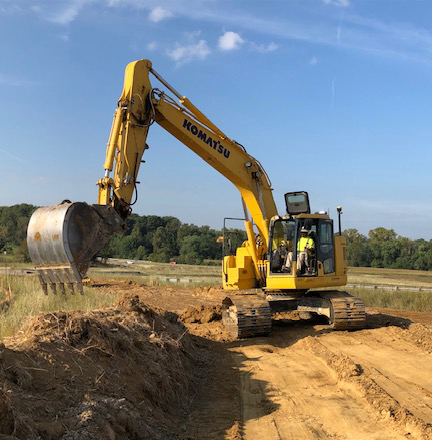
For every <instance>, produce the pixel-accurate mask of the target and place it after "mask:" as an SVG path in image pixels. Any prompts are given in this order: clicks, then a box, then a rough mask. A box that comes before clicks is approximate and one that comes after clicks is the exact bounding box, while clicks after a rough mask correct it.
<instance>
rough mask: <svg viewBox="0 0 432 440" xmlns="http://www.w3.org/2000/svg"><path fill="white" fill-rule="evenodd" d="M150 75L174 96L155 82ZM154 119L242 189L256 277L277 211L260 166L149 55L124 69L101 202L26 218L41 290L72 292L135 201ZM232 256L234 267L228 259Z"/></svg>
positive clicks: (121, 225)
mask: <svg viewBox="0 0 432 440" xmlns="http://www.w3.org/2000/svg"><path fill="white" fill-rule="evenodd" d="M150 74H153V75H154V76H155V77H156V78H157V79H158V80H159V81H160V82H161V83H162V84H163V85H164V86H165V87H166V88H167V89H168V90H169V91H170V92H171V93H172V94H173V95H174V96H175V97H176V98H178V100H179V101H178V102H176V101H175V100H174V99H173V98H172V97H171V96H170V95H169V94H167V93H165V92H162V91H161V90H159V89H156V88H153V87H152V84H151V82H150ZM153 123H157V124H159V125H160V126H161V127H163V128H164V129H165V130H166V131H168V132H169V133H170V134H172V135H173V136H174V137H176V138H177V139H178V140H179V141H180V142H182V143H183V144H184V145H186V146H187V147H188V148H190V149H191V150H192V151H193V152H194V153H196V154H197V155H198V156H200V157H201V158H202V159H203V160H204V161H206V162H207V163H208V164H209V165H210V166H211V167H213V168H214V169H216V170H217V171H219V172H220V173H221V174H222V175H223V176H224V177H226V178H227V179H228V180H230V181H231V182H232V183H233V184H234V185H235V186H236V187H237V189H238V190H239V191H240V194H241V197H242V201H243V207H244V210H245V216H246V232H247V234H248V242H247V243H246V245H245V249H243V252H240V254H242V255H241V257H242V258H243V260H244V257H245V256H246V257H247V258H250V259H252V262H253V271H254V275H253V278H255V279H256V280H257V283H259V280H260V277H261V275H260V273H261V271H260V269H259V261H260V260H261V259H262V258H263V253H264V252H265V250H266V249H267V244H268V238H269V232H268V225H269V220H270V218H271V217H273V216H274V215H276V214H277V211H276V206H275V203H274V199H273V196H272V189H271V183H270V180H269V178H268V176H267V174H266V172H265V170H264V169H263V167H262V166H261V164H260V163H259V162H258V161H257V160H256V159H255V158H253V157H252V156H251V155H249V154H248V153H247V152H246V150H245V148H244V147H243V146H241V145H240V144H238V143H237V142H235V141H233V140H231V139H230V138H229V137H228V136H226V135H225V134H224V133H223V132H222V131H221V130H220V129H219V128H218V127H216V125H214V124H213V123H212V122H211V121H210V120H209V119H208V118H207V117H206V116H205V115H204V114H203V113H202V112H201V111H200V110H198V109H197V108H196V107H195V106H194V105H193V104H192V103H191V102H190V101H189V100H188V99H187V98H186V97H184V96H181V95H180V94H179V93H178V92H177V91H176V90H175V89H174V88H173V87H171V86H170V85H169V84H168V83H167V82H166V81H165V80H164V79H163V78H162V77H161V76H160V75H159V74H158V73H157V72H156V71H155V70H154V69H153V68H152V64H151V62H150V61H149V60H139V61H135V62H133V63H130V64H129V65H128V66H127V68H126V72H125V80H124V88H123V92H122V94H121V97H120V99H119V102H118V108H117V110H116V111H115V114H114V120H113V124H112V128H111V133H110V137H109V141H108V145H107V151H106V158H105V163H104V170H105V173H104V177H103V178H102V179H100V180H99V181H98V186H99V195H98V204H97V205H91V206H90V205H87V204H85V203H80V202H78V203H70V202H69V203H63V204H61V205H57V206H54V207H44V208H39V209H38V210H37V211H36V212H35V213H34V215H33V216H32V218H31V220H30V223H29V228H28V236H27V242H28V247H29V253H30V257H31V258H32V260H33V262H34V263H35V265H36V268H37V271H38V274H39V278H40V281H41V284H42V287H43V289H44V291H45V292H47V286H48V285H49V286H50V287H51V289H52V290H53V292H54V293H55V292H56V286H57V287H58V288H59V290H60V291H61V292H62V293H64V292H65V289H64V285H65V284H67V285H68V286H69V288H70V290H71V291H72V292H73V286H74V284H76V285H77V286H78V290H79V291H80V292H81V293H82V279H83V278H84V277H85V275H86V272H87V269H88V267H89V263H90V260H91V258H92V257H93V256H94V255H95V254H96V253H97V252H98V251H99V250H100V249H101V248H102V247H103V246H104V244H105V243H106V242H107V241H108V240H109V238H110V237H111V236H112V234H114V233H115V232H118V231H120V230H122V229H123V228H124V222H125V220H126V219H127V217H128V215H129V214H130V212H131V206H132V205H133V204H134V203H135V201H136V200H133V198H134V195H136V187H137V185H138V183H139V182H138V181H137V178H138V172H139V169H140V165H141V161H142V156H143V153H144V151H145V150H146V149H147V148H148V146H147V144H146V140H147V135H148V131H149V128H150V126H151V125H152V124H153ZM111 173H112V176H111ZM253 223H254V224H255V225H256V227H257V229H258V237H256V236H255V234H254V232H253ZM230 261H231V263H229V264H230V265H231V266H232V265H233V264H232V259H231V260H230ZM227 264H228V262H227ZM243 266H244V263H243ZM245 270H246V269H243V272H245ZM224 272H225V263H224ZM249 278H250V275H249Z"/></svg>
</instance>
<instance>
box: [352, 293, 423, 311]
mask: <svg viewBox="0 0 432 440" xmlns="http://www.w3.org/2000/svg"><path fill="white" fill-rule="evenodd" d="M347 291H348V292H349V293H351V294H352V295H354V296H358V297H359V298H362V299H363V301H364V303H365V305H366V307H378V308H389V309H400V310H413V311H417V312H432V293H431V292H410V291H403V290H397V291H388V290H382V289H376V290H372V289H362V288H353V289H347Z"/></svg>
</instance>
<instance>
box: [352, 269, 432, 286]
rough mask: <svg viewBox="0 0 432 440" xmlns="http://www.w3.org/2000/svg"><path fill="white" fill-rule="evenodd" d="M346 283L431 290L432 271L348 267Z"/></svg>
mask: <svg viewBox="0 0 432 440" xmlns="http://www.w3.org/2000/svg"><path fill="white" fill-rule="evenodd" d="M348 282H349V283H353V284H376V285H386V286H399V287H404V286H405V287H407V286H416V287H430V288H432V271H422V270H407V269H380V268H373V267H350V268H349V271H348Z"/></svg>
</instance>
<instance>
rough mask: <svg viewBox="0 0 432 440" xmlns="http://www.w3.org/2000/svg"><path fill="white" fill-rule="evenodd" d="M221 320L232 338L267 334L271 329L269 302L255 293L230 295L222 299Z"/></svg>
mask: <svg viewBox="0 0 432 440" xmlns="http://www.w3.org/2000/svg"><path fill="white" fill-rule="evenodd" d="M222 307H223V311H222V321H223V323H224V325H225V328H226V329H227V331H228V332H229V333H230V335H231V336H233V337H234V338H236V339H237V338H251V337H254V336H267V335H268V334H269V333H270V331H271V319H272V312H271V309H270V304H269V303H268V302H267V301H266V300H264V299H262V298H260V297H258V296H255V295H243V296H241V297H240V296H239V297H236V296H231V297H226V298H225V299H224V300H223V301H222Z"/></svg>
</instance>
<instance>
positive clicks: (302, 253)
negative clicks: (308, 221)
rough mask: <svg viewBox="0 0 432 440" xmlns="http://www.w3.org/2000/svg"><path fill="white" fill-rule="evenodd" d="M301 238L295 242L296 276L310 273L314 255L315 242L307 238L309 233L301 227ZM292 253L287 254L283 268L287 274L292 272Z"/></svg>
mask: <svg viewBox="0 0 432 440" xmlns="http://www.w3.org/2000/svg"><path fill="white" fill-rule="evenodd" d="M300 233H301V237H300V239H299V240H298V242H297V275H301V274H303V273H312V267H311V260H312V258H313V254H314V253H315V242H314V240H313V238H312V237H310V236H309V231H308V230H307V229H306V228H305V227H304V226H303V227H302V228H301V231H300ZM292 260H293V253H292V252H288V255H287V260H286V263H285V267H286V268H287V269H288V272H291V270H292Z"/></svg>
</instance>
